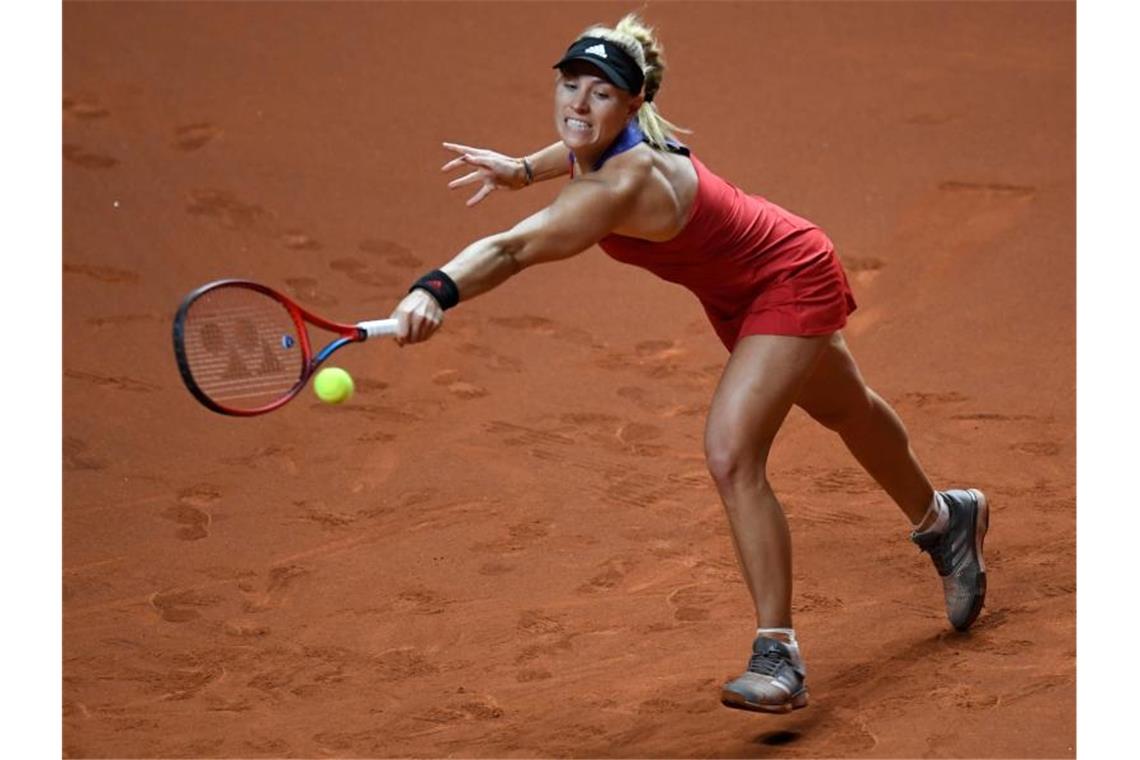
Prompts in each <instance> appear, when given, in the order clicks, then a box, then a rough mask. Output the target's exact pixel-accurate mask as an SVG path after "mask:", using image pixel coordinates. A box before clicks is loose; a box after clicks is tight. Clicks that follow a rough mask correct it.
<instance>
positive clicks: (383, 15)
mask: <svg viewBox="0 0 1140 760" xmlns="http://www.w3.org/2000/svg"><path fill="white" fill-rule="evenodd" d="M630 7H632V6H630ZM630 7H627V6H625V5H620V4H614V5H599V4H585V3H582V4H579V3H573V4H518V3H505V4H480V3H461V4H438V3H425V4H364V3H343V4H339V3H338V4H328V5H317V4H307V3H280V4H270V3H258V4H229V3H224V4H223V3H195V4H187V3H174V4H165V3H163V4H158V3H152V4H142V3H138V4H136V3H130V4H102V3H67V4H65V6H64V13H63V17H64V36H63V42H64V44H63V52H64V80H63V92H64V100H63V113H62V118H63V143H64V144H63V157H64V162H63V167H64V168H63V190H64V221H65V227H64V248H63V272H62V282H63V294H64V361H63V365H64V397H63V412H64V428H65V438H64V441H63V450H64V465H63V466H64V472H63V477H64V505H63V528H64V566H63V568H62V572H63V578H62V580H63V599H64V604H63V614H64V646H63V652H62V657H63V677H64V683H63V704H62V721H63V740H64V754H65V756H68V757H295V756H303V757H328V756H337V757H389V756H415V757H437V756H438V757H443V756H457V757H459V756H463V757H777V756H779V757H1066V756H1072V755H1073V754H1074V746H1075V676H1076V649H1075V646H1076V645H1075V602H1076V580H1075V579H1076V573H1075V564H1074V543H1075V539H1074V531H1075V504H1074V495H1075V443H1074V379H1075V362H1074V350H1075V324H1074V322H1075V313H1074V271H1075V259H1074V194H1075V188H1074V182H1075V156H1074V152H1075V151H1074V131H1075V113H1074V97H1075V81H1074V77H1075V61H1074V5H1073V4H1071V3H1037V4H1034V3H1018V4H998V3H950V4H925V3H923V4H918V3H913V4H911V3H905V4H904V3H875V4H872V3H851V4H826V3H808V4H797V5H786V4H775V3H765V4H748V5H743V4H733V3H716V4H705V5H701V6H699V7H698V6H696V5H692V4H685V3H676V4H672V3H671V4H654V5H652V6H651V7H650V9H649V11H648V13H647V18H648V20H649V21H650V22H651V23H654V24H656V25H657V26H658V27H659V31H660V33H661V35H662V37H663V40H664V42H665V45H666V51H667V55H668V60H669V64H670V66H671V67H672V68H671V70H670V72H669V73H668V74H667V76H666V79H665V85H664V87H663V89H662V92H661V96H660V98H659V100H658V103H659V104H660V106H661V108H662V110H663V112H664V113H665V114H666V116H668V117H669V118H670V119H672V120H674V121H676V122H678V123H680V124H682V125H685V126H688V127H690V128H691V129H693V130H695V132H694V134H692V135H691V136H689V137H688V138H687V140H688V142H689V143H690V145H691V146H692V147H693V149H694V151H695V152H696V154H697V155H698V156H700V157H701V159H702V160H703V161H704V162H705V163H706V164H707V165H708V166H709V167H710V168H711V169H712V170H713V171H716V172H718V173H720V174H722V175H724V176H726V177H727V178H729V179H730V180H731V181H733V182H734V183H736V184H738V185H741V186H742V187H744V188H746V189H748V190H749V191H750V192H754V193H758V194H761V195H764V196H766V197H769V198H771V199H772V200H774V201H776V202H777V203H780V204H781V205H784V206H786V207H788V208H790V209H792V210H793V211H795V212H796V213H799V214H801V215H803V216H806V217H808V218H810V219H812V220H814V221H816V222H817V223H819V224H820V225H821V226H822V227H823V228H824V229H825V230H827V232H828V233H829V235H830V236H831V237H832V239H833V240H835V242H836V245H837V247H838V250H839V251H840V254H841V256H842V258H843V260H844V262H845V264H846V267H847V269H848V272H849V274H850V276H851V280H852V285H853V287H854V289H855V293H856V297H857V299H858V301H859V303H860V307H859V310H858V311H857V312H856V313H855V315H854V316H853V317H852V320H851V322H850V323H849V325H848V329H847V330H846V336H847V340H848V342H849V344H850V345H851V347H852V350H853V352H854V353H855V355H856V357H857V358H858V359H859V361H860V363H861V365H862V369H863V372H864V374H865V376H866V377H867V378H868V380H869V382H870V383H871V385H872V386H873V387H875V388H876V389H877V390H878V391H879V392H880V393H881V394H882V395H883V396H884V397H885V398H887V399H888V400H889V401H891V402H892V403H893V404H894V405H895V406H896V408H897V410H898V411H899V413H900V414H901V415H902V417H903V419H904V420H905V422H906V423H907V425H908V427H909V429H910V432H911V435H912V439H913V445H914V447H915V449H916V451H917V452H918V454H919V456H920V458H921V459H922V461H923V463H924V464H925V466H926V467H927V469H928V470H929V472H930V474H931V476H932V477H933V478H934V479H935V482H936V484H937V485H939V486H941V487H950V486H956V485H962V486H974V487H978V488H981V489H983V490H985V491H986V493H987V494H988V495H989V497H990V501H991V504H992V507H993V516H992V523H991V533H990V536H989V539H988V541H987V550H988V551H987V558H986V559H987V564H988V569H989V571H990V573H989V575H990V593H989V598H988V601H987V607H986V609H985V611H984V612H983V614H982V617H981V618H980V620H979V621H978V623H977V624H976V626H975V627H974V629H973V630H972V631H971V632H970V633H969V634H968V635H958V634H954V633H953V632H952V631H950V630H949V627H948V624H947V623H946V621H945V618H944V613H943V609H942V597H941V587H940V585H939V582H938V579H937V577H936V575H935V574H934V571H933V569H932V567H931V566H930V563H929V560H928V559H927V558H926V557H925V556H923V555H920V554H919V552H918V551H917V549H916V548H915V547H914V546H913V545H912V544H911V543H910V542H909V541H908V530H909V525H908V524H907V522H906V520H905V518H904V517H903V516H902V514H901V513H900V512H899V511H898V510H897V509H896V508H895V507H894V506H893V505H892V504H891V503H890V502H889V500H888V498H887V497H886V496H885V495H884V494H883V493H882V492H880V491H879V490H878V489H877V487H876V486H875V485H874V483H873V482H871V481H870V480H869V478H868V477H867V476H866V475H864V474H863V472H862V471H861V470H860V469H858V466H857V465H856V463H855V462H854V460H853V459H851V457H850V456H849V455H848V453H847V452H846V450H845V449H844V448H843V446H842V444H841V442H840V441H839V439H838V438H836V437H834V436H833V435H832V434H830V433H828V432H827V431H825V430H824V429H822V428H821V427H819V426H817V425H816V424H815V423H814V422H812V421H811V420H810V419H809V418H807V416H806V415H804V414H803V413H802V412H800V411H798V410H796V411H793V413H792V415H791V417H790V418H789V420H788V422H787V424H786V426H785V428H784V430H783V431H782V432H781V435H780V437H779V438H778V439H777V444H776V449H775V452H774V455H773V456H774V458H773V461H772V463H771V478H772V481H773V483H774V485H775V488H776V490H777V493H778V494H780V496H781V497H782V499H783V502H784V505H785V509H786V511H787V514H788V519H789V523H790V525H791V529H792V535H793V540H794V545H795V551H796V556H795V579H796V588H795V597H794V609H795V614H796V627H797V631H798V633H799V636H800V639H801V641H802V646H803V650H804V653H805V655H806V657H807V663H808V670H809V673H808V684H809V688H810V690H811V697H812V704H811V705H810V706H809V707H808V708H807V709H804V710H801V711H798V712H796V713H794V714H791V715H788V716H764V715H757V714H751V713H744V712H738V711H732V710H727V709H724V708H723V707H721V706H720V704H719V702H718V691H719V686H720V684H721V682H722V681H723V680H724V679H725V678H726V677H729V676H733V675H736V674H737V673H739V671H740V670H741V669H742V668H743V666H744V665H745V663H746V660H747V654H748V647H749V644H750V642H751V639H752V635H753V625H754V623H753V619H752V612H751V605H750V602H749V599H748V595H747V591H746V589H745V586H744V583H743V581H742V580H741V579H740V577H739V576H738V572H737V568H736V564H735V558H734V556H733V552H732V547H731V543H730V539H729V535H728V530H727V524H726V520H725V518H724V515H723V508H722V507H721V505H720V502H719V499H718V497H717V494H716V491H715V489H714V486H713V484H712V481H711V479H710V477H709V476H708V474H707V471H706V469H705V464H704V461H703V448H702V437H703V426H704V415H705V412H706V410H707V407H708V403H709V400H710V397H711V395H712V392H713V388H714V385H715V383H716V380H717V378H718V376H719V373H720V370H721V368H722V366H723V364H724V362H725V360H726V357H727V354H726V353H725V351H724V348H723V347H722V346H721V344H720V343H719V341H718V340H717V339H716V337H715V335H714V334H713V332H712V329H711V328H710V327H709V326H708V325H707V324H706V322H705V318H704V315H703V313H702V311H701V309H700V306H699V304H698V303H697V302H696V300H695V299H694V298H692V297H691V296H690V295H689V294H688V293H686V292H685V291H683V290H681V289H680V288H677V287H676V286H672V285H669V284H667V283H665V282H662V281H659V280H655V279H654V278H653V277H652V276H651V275H649V274H647V273H645V272H642V271H639V270H636V269H633V268H630V267H623V266H621V265H619V264H617V263H616V262H613V261H611V260H609V259H607V258H606V257H605V256H604V254H602V253H601V252H600V251H599V250H597V249H592V250H590V251H588V252H586V253H585V254H583V255H582V256H580V257H578V258H576V259H572V260H570V261H567V262H563V263H559V264H554V265H550V266H548V267H545V268H544V267H539V268H536V269H531V270H528V271H526V272H524V273H523V274H522V275H520V276H519V277H518V278H517V279H515V280H512V281H511V282H509V283H508V284H507V285H505V286H503V287H502V288H501V289H499V290H496V291H494V292H492V293H490V294H487V295H486V296H483V297H481V298H479V299H477V300H475V301H473V302H471V303H467V304H463V305H461V306H460V307H459V308H457V309H455V310H454V311H450V312H448V315H447V319H446V323H445V327H444V329H443V330H442V331H441V332H440V333H439V334H438V335H437V336H436V337H435V338H434V339H433V340H431V341H430V342H428V343H426V344H423V345H418V346H410V347H406V348H404V349H399V348H397V347H396V346H395V345H394V344H393V343H391V342H388V341H383V340H381V341H377V342H375V343H370V344H366V345H364V346H360V347H352V348H350V349H348V350H345V351H344V352H342V353H341V354H339V355H338V356H337V358H336V361H335V363H336V364H338V365H339V366H343V367H345V368H346V369H348V370H349V371H350V372H351V373H353V375H354V376H355V378H356V380H357V386H358V392H357V395H356V397H355V398H354V399H353V400H352V401H351V403H349V404H347V405H344V406H342V407H328V406H324V405H321V404H319V403H318V402H317V401H316V399H315V398H314V397H313V396H312V394H311V393H309V392H308V391H306V392H305V394H304V395H303V396H302V397H300V399H299V400H297V401H295V402H293V403H292V404H290V405H289V406H288V407H286V408H285V409H284V410H282V411H279V412H276V413H274V414H271V415H268V416H265V417H261V418H257V419H250V420H240V419H229V418H224V417H221V416H219V415H215V414H212V413H210V412H208V411H206V410H204V409H203V408H201V407H199V406H198V405H197V404H196V403H195V402H194V400H193V399H192V398H191V397H190V396H189V394H188V393H187V392H186V390H185V389H184V388H183V386H182V383H181V381H180V379H179V377H178V374H177V372H176V369H175V365H174V361H173V356H172V351H171V346H170V343H171V341H170V324H171V318H172V316H173V313H174V310H175V308H176V307H177V305H178V303H179V301H180V299H181V297H182V296H183V295H184V294H185V293H186V292H187V291H189V290H190V289H192V288H193V287H195V286H197V285H199V284H201V283H203V282H206V281H208V280H212V279H216V278H220V277H225V276H235V277H248V278H251V279H255V280H259V281H261V282H264V283H266V284H268V285H271V286H274V287H277V288H280V289H282V290H284V291H285V292H288V293H290V294H291V295H293V296H294V297H296V298H297V299H298V300H299V301H300V302H301V303H302V304H304V305H306V306H308V307H310V308H312V309H314V310H315V311H317V312H319V313H321V314H325V315H327V316H330V317H332V318H334V319H342V320H346V321H356V320H360V319H366V318H379V317H386V316H388V315H389V313H390V312H391V310H392V308H393V307H394V305H395V304H396V302H397V301H398V299H399V298H400V297H401V295H402V293H403V292H404V291H405V290H406V288H407V286H408V284H409V283H410V282H411V281H412V280H414V279H415V277H416V276H418V275H419V274H420V273H421V272H422V271H425V270H427V269H430V268H432V267H433V266H438V265H441V264H443V263H444V262H446V261H447V260H448V259H449V258H450V257H451V256H453V255H454V254H455V253H456V252H457V251H458V250H460V249H461V248H462V247H463V246H464V245H466V244H467V243H469V242H471V241H472V240H474V239H476V238H478V237H480V236H483V235H486V234H490V233H492V232H496V231H499V230H501V229H503V228H505V227H506V226H508V225H510V224H512V223H513V222H514V221H516V220H518V219H521V218H522V217H523V216H525V215H528V214H529V213H531V212H533V211H534V210H537V209H538V208H540V207H542V206H543V205H544V204H545V203H547V202H549V201H550V200H551V199H552V198H553V197H554V195H555V194H556V193H557V191H558V189H559V186H560V185H561V182H560V181H555V182H551V183H547V184H545V185H542V186H539V187H536V188H532V189H530V190H527V191H525V192H518V193H506V192H502V193H496V194H493V195H492V196H491V197H490V198H489V199H488V200H487V201H486V202H484V203H483V204H481V205H479V206H477V207H475V208H473V209H468V208H466V207H465V206H464V205H463V201H464V200H465V198H466V197H467V195H466V194H463V193H462V192H461V191H459V192H452V191H448V190H447V189H446V177H445V176H443V175H441V174H440V172H439V167H440V165H442V163H443V162H444V161H445V160H446V159H447V155H446V154H445V152H444V151H443V150H442V149H441V148H440V146H439V143H440V142H441V141H443V140H454V141H459V142H466V143H469V144H473V145H480V146H486V147H491V148H495V149H497V150H501V151H503V152H506V153H511V154H521V153H524V152H527V151H530V150H533V149H536V148H537V147H539V146H541V145H545V144H548V143H549V142H550V141H552V140H553V139H555V135H554V131H553V126H552V123H551V121H552V106H551V85H552V74H551V72H550V71H549V65H550V63H552V62H553V61H554V60H555V59H556V58H557V56H558V55H560V54H561V51H562V50H563V49H564V48H565V46H566V45H567V44H568V43H569V41H570V40H571V39H572V38H573V37H574V36H575V35H576V34H577V33H578V32H579V31H580V30H581V29H582V28H584V27H585V26H586V25H588V24H589V23H591V22H594V21H605V22H609V23H613V22H615V21H616V20H617V18H618V17H619V16H620V15H621V13H623V12H625V11H626V10H629V9H630Z"/></svg>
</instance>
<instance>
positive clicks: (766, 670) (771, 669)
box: [748, 649, 787, 676]
mask: <svg viewBox="0 0 1140 760" xmlns="http://www.w3.org/2000/svg"><path fill="white" fill-rule="evenodd" d="M786 663H787V660H785V659H784V657H783V655H781V654H780V653H779V651H777V650H775V649H769V650H768V651H767V652H761V653H758V654H757V653H753V654H752V657H751V658H750V659H749V660H748V670H749V671H750V672H752V673H759V674H760V675H762V676H774V675H776V673H777V672H778V671H779V670H780V668H782V667H783V666H784V665H785V664H786Z"/></svg>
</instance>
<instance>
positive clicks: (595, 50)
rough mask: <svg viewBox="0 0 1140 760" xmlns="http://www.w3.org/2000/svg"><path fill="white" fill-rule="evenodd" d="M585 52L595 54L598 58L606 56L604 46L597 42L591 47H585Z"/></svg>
mask: <svg viewBox="0 0 1140 760" xmlns="http://www.w3.org/2000/svg"><path fill="white" fill-rule="evenodd" d="M586 52H587V53H589V54H590V55H596V56H598V57H599V58H605V57H606V46H605V45H602V44H601V43H598V44H597V45H592V46H591V47H588V48H586Z"/></svg>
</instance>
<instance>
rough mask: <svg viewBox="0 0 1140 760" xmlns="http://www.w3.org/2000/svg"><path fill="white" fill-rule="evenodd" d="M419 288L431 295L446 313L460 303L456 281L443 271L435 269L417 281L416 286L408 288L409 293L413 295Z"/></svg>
mask: <svg viewBox="0 0 1140 760" xmlns="http://www.w3.org/2000/svg"><path fill="white" fill-rule="evenodd" d="M417 288H419V289H420V290H426V291H427V292H429V293H431V294H432V297H433V298H435V300H436V301H438V302H439V305H440V307H441V308H442V309H443V310H444V311H447V310H448V309H450V308H451V307H452V306H454V305H455V304H457V303H459V288H458V287H457V286H456V284H455V280H453V279H451V278H450V277H448V276H447V273H446V272H444V271H443V270H442V269H433V270H431V271H430V272H428V273H427V274H425V275H424V276H423V277H421V278H420V279H418V280H416V282H415V284H414V285H412V287H410V288H408V292H409V293H411V292H412V291H413V290H416V289H417Z"/></svg>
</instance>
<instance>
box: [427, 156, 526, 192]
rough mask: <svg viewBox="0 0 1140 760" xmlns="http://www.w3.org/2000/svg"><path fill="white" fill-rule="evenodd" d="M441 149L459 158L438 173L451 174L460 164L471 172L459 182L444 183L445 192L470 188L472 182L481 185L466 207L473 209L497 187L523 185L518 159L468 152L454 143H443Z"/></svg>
mask: <svg viewBox="0 0 1140 760" xmlns="http://www.w3.org/2000/svg"><path fill="white" fill-rule="evenodd" d="M443 147H445V148H447V149H448V150H450V151H452V152H454V153H458V154H459V156H458V157H457V158H453V159H451V160H450V161H448V162H447V163H446V164H444V165H443V167H442V168H441V169H440V171H445V172H446V171H451V170H452V169H454V168H456V167H457V166H462V165H464V164H466V165H467V166H471V167H473V168H474V171H472V172H471V173H470V174H465V175H464V176H462V177H460V178H459V179H453V180H452V181H451V182H448V183H447V186H448V187H449V188H451V189H453V190H454V189H455V188H457V187H463V186H464V185H473V184H475V183H476V182H478V183H480V184H481V185H482V186H481V187H480V188H479V191H478V192H476V193H475V194H474V195H472V196H471V197H470V198H469V199H467V205H468V206H474V205H475V204H476V203H478V202H479V201H481V200H483V199H484V198H486V197H487V195H488V194H489V193H490V192H491V191H492V190H496V189H498V188H500V187H505V188H507V189H509V190H516V189H518V188H520V187H523V186H525V185H526V184H527V182H526V172H525V170H524V169H523V165H522V161H521V160H520V159H517V158H511V157H510V156H504V155H503V154H502V153H496V152H495V151H493V150H486V149H484V148H472V147H470V146H468V145H459V144H458V143H449V142H445V143H444V144H443Z"/></svg>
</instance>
